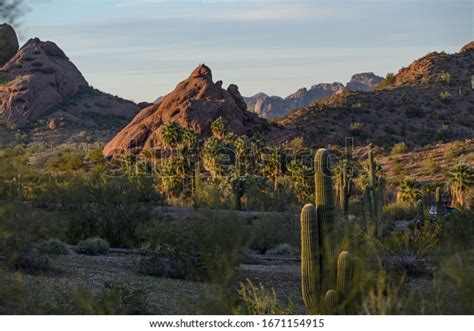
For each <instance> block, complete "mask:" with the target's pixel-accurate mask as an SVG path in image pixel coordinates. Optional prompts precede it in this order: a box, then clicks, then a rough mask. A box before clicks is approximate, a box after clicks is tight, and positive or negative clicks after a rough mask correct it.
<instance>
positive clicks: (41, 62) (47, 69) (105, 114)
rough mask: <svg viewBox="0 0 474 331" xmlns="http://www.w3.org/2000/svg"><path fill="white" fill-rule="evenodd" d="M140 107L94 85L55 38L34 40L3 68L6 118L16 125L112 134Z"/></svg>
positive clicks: (0, 112)
mask: <svg viewBox="0 0 474 331" xmlns="http://www.w3.org/2000/svg"><path fill="white" fill-rule="evenodd" d="M137 111H138V106H137V105H135V104H134V103H132V102H130V101H126V100H123V99H121V98H118V97H114V96H111V95H108V94H106V93H103V92H100V91H98V90H95V89H93V88H92V87H90V86H89V84H88V83H87V81H86V80H85V78H84V77H83V76H82V74H81V73H80V71H79V70H78V69H77V68H76V66H75V65H74V64H73V63H72V62H71V61H70V60H69V58H68V57H67V56H66V54H65V53H64V52H63V51H62V50H61V49H60V48H59V47H58V46H57V45H56V44H55V43H53V42H50V41H46V42H43V41H41V40H39V39H37V38H35V39H30V40H29V41H28V42H27V43H26V44H25V45H24V46H23V47H22V48H21V49H20V50H19V51H18V52H16V53H15V55H14V56H13V57H12V58H11V59H10V60H9V61H8V62H7V63H6V64H5V65H4V66H3V67H1V70H0V123H3V124H4V125H7V126H10V127H12V126H13V127H16V128H22V129H23V130H26V131H28V129H30V130H33V129H34V132H35V133H39V132H43V133H44V132H47V131H62V133H61V134H60V135H64V138H66V139H67V138H68V136H70V135H71V134H73V133H74V132H79V131H83V130H86V131H87V130H92V131H95V132H96V133H97V134H98V135H99V136H102V134H103V133H106V134H105V136H107V132H108V131H116V130H118V129H120V128H121V127H123V125H125V124H126V123H127V122H128V121H129V120H130V119H131V118H132V117H133V116H134V115H135V114H136V112H137ZM102 131H103V132H102ZM56 133H58V132H56Z"/></svg>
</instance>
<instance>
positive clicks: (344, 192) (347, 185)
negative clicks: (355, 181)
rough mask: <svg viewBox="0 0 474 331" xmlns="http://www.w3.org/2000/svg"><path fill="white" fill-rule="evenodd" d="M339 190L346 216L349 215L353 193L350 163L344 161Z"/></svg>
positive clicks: (341, 204)
mask: <svg viewBox="0 0 474 331" xmlns="http://www.w3.org/2000/svg"><path fill="white" fill-rule="evenodd" d="M337 192H338V194H339V204H340V206H341V210H342V213H343V215H344V217H345V218H347V216H348V210H349V199H350V197H351V193H352V180H351V178H350V177H349V173H348V164H347V162H344V165H343V166H342V171H341V172H340V173H339V183H338V188H337Z"/></svg>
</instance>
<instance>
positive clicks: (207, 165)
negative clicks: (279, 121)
mask: <svg viewBox="0 0 474 331" xmlns="http://www.w3.org/2000/svg"><path fill="white" fill-rule="evenodd" d="M210 131H211V134H210V136H209V137H207V138H205V139H201V137H200V134H199V131H198V130H197V129H195V128H189V127H186V128H185V127H182V126H181V125H179V124H178V123H177V122H169V123H167V124H166V125H165V126H164V127H163V128H162V131H161V140H162V143H163V145H164V148H165V151H166V153H165V157H161V158H160V159H159V160H158V166H157V171H156V174H158V178H159V186H160V187H159V188H158V189H159V190H160V191H162V192H165V193H167V194H171V195H174V196H178V197H183V196H189V195H193V194H194V192H195V191H196V187H195V185H196V183H197V182H200V179H199V180H198V179H197V178H196V176H199V177H200V176H201V174H202V173H203V172H207V173H208V175H207V177H208V178H209V179H210V180H211V181H212V182H218V183H220V184H223V185H224V186H226V187H228V188H229V190H230V191H232V192H234V194H235V195H236V196H237V197H238V200H237V203H236V205H237V206H238V207H239V208H240V206H241V204H240V198H241V197H242V196H243V195H244V194H245V192H246V187H247V186H250V185H256V183H258V185H262V183H263V186H262V187H261V190H262V191H265V190H267V191H268V192H270V191H274V192H277V191H285V190H288V191H292V192H293V193H294V194H295V195H296V196H297V198H298V199H299V200H300V201H302V202H304V201H310V200H311V196H312V194H313V190H314V188H313V170H312V157H313V154H312V153H313V152H312V151H311V150H308V149H303V146H304V144H303V143H302V142H301V141H296V140H298V139H296V140H295V141H293V142H290V143H288V144H286V145H285V146H270V145H268V144H267V143H266V141H265V137H264V136H263V135H261V134H260V133H256V134H254V135H253V136H251V137H248V136H244V135H242V136H238V135H236V134H234V133H232V132H228V131H227V130H226V122H225V121H224V120H223V119H222V118H221V117H219V118H217V119H216V120H215V121H214V122H213V123H212V125H211V130H210ZM364 165H365V162H362V163H359V162H358V161H357V160H353V159H350V158H344V159H343V160H340V161H339V162H338V163H335V164H334V166H333V174H334V181H335V184H336V185H335V189H336V190H335V193H336V194H337V195H339V194H341V192H339V191H338V188H339V187H342V186H341V185H339V184H338V181H340V180H343V176H341V175H342V171H343V169H344V167H345V168H346V170H348V169H349V170H350V171H349V174H350V179H351V181H354V184H357V185H354V188H353V190H354V191H356V190H357V187H359V188H363V187H365V186H366V185H367V183H368V169H366V168H365V167H364ZM375 171H376V174H377V175H382V172H383V170H382V168H381V167H380V165H377V167H376V169H375ZM473 173H474V171H473V168H472V167H470V166H468V165H465V164H459V165H456V166H454V167H453V168H452V169H451V170H450V172H449V175H448V182H447V190H446V192H448V193H449V195H450V196H451V202H452V204H453V205H456V206H459V207H469V206H470V203H471V202H470V201H471V200H472V190H473V185H474V184H473V183H474V179H473V177H474V174H473ZM394 188H395V187H394ZM422 190H423V187H422V186H421V184H420V183H419V182H418V181H417V180H416V179H414V178H405V179H404V180H403V181H402V182H401V183H400V184H399V185H398V187H396V191H397V200H398V201H399V202H402V203H405V204H408V205H413V206H414V205H415V204H416V203H417V202H418V200H419V199H420V198H422V196H423V191H422ZM359 193H360V192H359Z"/></svg>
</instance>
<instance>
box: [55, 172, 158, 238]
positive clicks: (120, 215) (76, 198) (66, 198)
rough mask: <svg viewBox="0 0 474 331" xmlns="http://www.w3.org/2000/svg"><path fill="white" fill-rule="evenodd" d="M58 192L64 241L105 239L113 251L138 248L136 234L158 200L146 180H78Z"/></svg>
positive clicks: (147, 220)
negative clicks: (63, 212) (65, 220)
mask: <svg viewBox="0 0 474 331" xmlns="http://www.w3.org/2000/svg"><path fill="white" fill-rule="evenodd" d="M72 184H73V182H72V181H71V182H70V183H69V184H68V186H66V187H64V188H62V189H60V190H59V191H58V192H59V195H60V196H59V197H58V199H59V201H61V204H62V206H63V209H65V210H67V211H68V214H69V222H68V226H67V231H66V235H67V238H68V241H69V242H71V243H77V242H78V241H80V240H84V239H87V238H91V237H101V238H104V239H106V240H107V241H108V242H109V243H110V244H111V245H112V246H114V247H133V246H136V245H138V237H137V234H136V230H137V228H138V227H139V226H141V225H143V224H146V223H147V222H150V221H151V218H152V216H151V210H152V204H154V203H156V204H159V203H160V201H161V196H160V195H159V193H157V192H156V191H155V189H154V187H153V182H152V181H151V180H150V179H147V178H140V177H138V178H128V177H125V178H115V177H114V178H109V179H106V178H101V177H99V178H95V177H94V178H92V179H90V181H89V182H84V181H83V180H81V179H78V180H77V182H76V183H74V185H73V186H69V185H72Z"/></svg>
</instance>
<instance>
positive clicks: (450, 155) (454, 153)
mask: <svg viewBox="0 0 474 331" xmlns="http://www.w3.org/2000/svg"><path fill="white" fill-rule="evenodd" d="M462 145H463V144H462V142H459V141H456V142H453V143H451V144H448V145H447V146H446V149H445V151H444V157H445V159H446V160H447V161H449V162H453V161H454V160H455V159H456V158H457V157H459V156H460V155H461V153H462V152H463V146H462Z"/></svg>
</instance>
